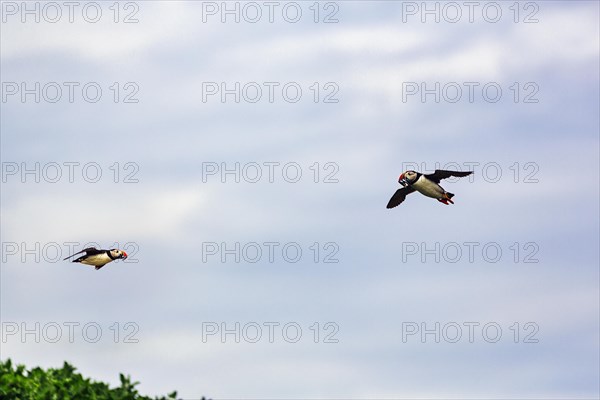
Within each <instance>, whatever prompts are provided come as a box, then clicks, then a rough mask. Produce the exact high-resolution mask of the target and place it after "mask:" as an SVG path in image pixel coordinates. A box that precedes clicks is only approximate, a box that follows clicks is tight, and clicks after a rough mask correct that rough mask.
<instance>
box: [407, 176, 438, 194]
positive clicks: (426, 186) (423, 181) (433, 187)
mask: <svg viewBox="0 0 600 400" xmlns="http://www.w3.org/2000/svg"><path fill="white" fill-rule="evenodd" d="M412 187H413V188H415V189H416V190H417V191H418V192H419V193H421V194H423V195H425V196H427V197H433V198H434V199H440V198H442V196H443V195H444V192H445V190H444V189H443V188H442V187H441V186H440V185H438V184H437V183H435V182H432V181H430V180H429V179H427V178H425V176H424V175H421V176H420V177H419V179H417V181H416V182H415V183H413V184H412Z"/></svg>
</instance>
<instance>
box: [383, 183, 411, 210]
mask: <svg viewBox="0 0 600 400" xmlns="http://www.w3.org/2000/svg"><path fill="white" fill-rule="evenodd" d="M414 191H415V189H413V188H412V187H411V186H407V187H403V188H401V189H398V190H396V193H394V195H393V196H392V198H391V199H390V202H389V203H388V205H387V208H394V207H396V206H397V205H398V204H400V203H402V202H403V201H404V199H405V198H406V195H408V194H411V193H412V192H414Z"/></svg>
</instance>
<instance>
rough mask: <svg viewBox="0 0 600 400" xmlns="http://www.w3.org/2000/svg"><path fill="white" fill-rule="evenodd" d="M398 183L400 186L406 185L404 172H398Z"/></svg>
mask: <svg viewBox="0 0 600 400" xmlns="http://www.w3.org/2000/svg"><path fill="white" fill-rule="evenodd" d="M398 183H399V184H401V185H402V186H406V185H408V182H407V181H406V178H405V177H404V173H401V174H400V178H398Z"/></svg>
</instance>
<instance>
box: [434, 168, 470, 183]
mask: <svg viewBox="0 0 600 400" xmlns="http://www.w3.org/2000/svg"><path fill="white" fill-rule="evenodd" d="M472 173H473V171H465V172H461V171H446V170H443V169H436V170H435V172H434V173H433V174H429V175H425V178H427V179H429V180H430V181H433V182H435V183H440V181H441V180H442V179H446V178H450V177H452V176H456V177H457V178H462V177H463V176H468V175H471V174H472Z"/></svg>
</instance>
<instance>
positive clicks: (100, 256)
mask: <svg viewBox="0 0 600 400" xmlns="http://www.w3.org/2000/svg"><path fill="white" fill-rule="evenodd" d="M81 253H85V255H83V256H81V257H79V258H77V259H75V260H73V262H78V263H82V264H87V265H93V266H94V267H96V270H99V269H100V268H102V267H104V266H105V265H106V264H108V263H109V262H111V261H114V260H120V259H123V260H124V259H126V258H127V253H125V251H123V250H119V249H110V250H99V249H97V248H95V247H88V248H87V249H83V250H81V251H80V252H77V253H75V254H71V255H70V256H69V257H65V258H64V259H63V260H67V259H69V258H71V257H73V256H76V255H77V254H81Z"/></svg>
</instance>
